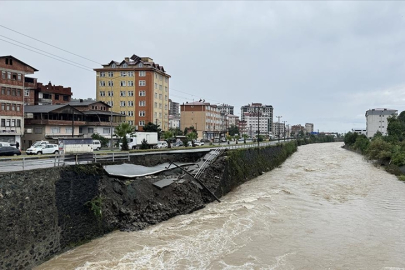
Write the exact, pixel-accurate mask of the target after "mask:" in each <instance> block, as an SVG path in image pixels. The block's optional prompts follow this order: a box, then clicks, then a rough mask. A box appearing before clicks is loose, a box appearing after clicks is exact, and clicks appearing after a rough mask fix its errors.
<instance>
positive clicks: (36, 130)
mask: <svg viewBox="0 0 405 270" xmlns="http://www.w3.org/2000/svg"><path fill="white" fill-rule="evenodd" d="M34 133H35V134H42V128H41V127H35V128H34Z"/></svg>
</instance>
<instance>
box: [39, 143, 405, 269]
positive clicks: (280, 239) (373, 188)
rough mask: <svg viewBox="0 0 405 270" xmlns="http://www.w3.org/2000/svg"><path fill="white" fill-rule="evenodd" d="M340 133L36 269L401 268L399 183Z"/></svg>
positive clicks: (404, 199) (404, 249) (403, 222)
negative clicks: (165, 217)
mask: <svg viewBox="0 0 405 270" xmlns="http://www.w3.org/2000/svg"><path fill="white" fill-rule="evenodd" d="M341 145H342V143H325V144H313V145H306V146H300V147H299V150H298V152H297V153H295V154H294V155H293V156H292V157H291V158H289V159H288V160H287V161H286V162H285V163H284V164H283V165H282V166H281V167H280V168H277V169H275V170H273V171H271V172H268V173H265V174H263V175H262V176H260V177H258V178H256V179H253V180H252V181H250V182H248V183H246V184H244V185H242V186H240V187H239V188H237V189H236V190H234V191H233V192H231V193H229V194H228V195H227V196H225V197H223V198H222V199H221V200H222V202H221V203H216V202H215V203H211V204H210V205H208V206H207V207H206V208H204V209H202V210H200V211H197V212H194V213H192V214H190V215H184V216H178V217H175V218H173V219H171V220H169V221H166V222H163V223H160V224H158V225H155V226H151V227H149V228H147V229H145V230H143V231H137V232H129V233H128V232H113V233H111V234H108V235H106V236H104V237H102V238H99V239H96V240H93V241H92V242H90V243H87V244H85V245H83V246H80V247H77V248H76V249H74V250H71V251H69V252H66V253H64V254H62V255H60V256H57V257H55V258H53V259H52V260H50V261H48V262H46V263H44V264H42V265H40V266H39V267H37V268H36V270H39V269H41V270H44V269H81V270H82V269H83V270H84V269H121V270H124V269H125V270H127V269H128V270H129V269H238V270H239V269H390V270H391V269H405V183H403V182H401V181H398V180H397V179H396V177H395V176H393V175H390V174H388V173H386V172H384V171H383V170H381V169H378V168H376V167H374V166H373V165H372V164H371V163H368V162H367V161H365V160H364V159H363V158H362V156H360V155H357V154H355V153H352V152H350V151H347V150H344V149H342V148H341Z"/></svg>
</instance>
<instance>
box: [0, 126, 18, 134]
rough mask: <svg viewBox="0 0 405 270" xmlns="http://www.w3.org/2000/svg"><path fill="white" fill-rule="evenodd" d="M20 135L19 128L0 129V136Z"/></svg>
mask: <svg viewBox="0 0 405 270" xmlns="http://www.w3.org/2000/svg"><path fill="white" fill-rule="evenodd" d="M18 134H21V127H0V135H18Z"/></svg>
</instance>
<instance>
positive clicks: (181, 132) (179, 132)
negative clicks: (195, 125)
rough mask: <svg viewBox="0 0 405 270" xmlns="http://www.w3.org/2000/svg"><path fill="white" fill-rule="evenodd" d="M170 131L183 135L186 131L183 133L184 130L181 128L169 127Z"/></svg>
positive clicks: (174, 134)
mask: <svg viewBox="0 0 405 270" xmlns="http://www.w3.org/2000/svg"><path fill="white" fill-rule="evenodd" d="M169 131H170V132H171V133H173V136H176V135H180V136H181V135H183V134H184V133H183V131H181V129H180V128H169Z"/></svg>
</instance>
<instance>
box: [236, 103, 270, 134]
mask: <svg viewBox="0 0 405 270" xmlns="http://www.w3.org/2000/svg"><path fill="white" fill-rule="evenodd" d="M258 111H259V113H258ZM258 114H259V119H257V116H258ZM255 116H256V119H255ZM241 121H246V128H247V129H248V131H249V132H248V133H249V136H250V137H251V135H255V134H257V130H258V127H257V125H258V121H259V132H260V135H264V136H270V135H272V134H273V106H271V105H263V104H262V103H252V104H248V105H245V106H242V107H241Z"/></svg>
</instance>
